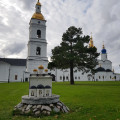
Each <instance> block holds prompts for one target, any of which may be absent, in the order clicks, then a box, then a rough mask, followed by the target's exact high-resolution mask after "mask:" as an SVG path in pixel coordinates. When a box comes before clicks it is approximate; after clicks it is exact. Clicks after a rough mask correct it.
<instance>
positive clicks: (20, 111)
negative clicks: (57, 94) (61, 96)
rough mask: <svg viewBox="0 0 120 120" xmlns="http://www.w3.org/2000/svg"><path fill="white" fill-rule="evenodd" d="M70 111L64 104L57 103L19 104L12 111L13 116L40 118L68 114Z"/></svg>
mask: <svg viewBox="0 0 120 120" xmlns="http://www.w3.org/2000/svg"><path fill="white" fill-rule="evenodd" d="M69 111H70V110H69V108H68V107H67V106H65V105H64V103H62V102H60V101H58V102H56V103H51V104H27V103H19V104H18V105H17V106H15V108H14V110H13V115H28V116H35V117H40V116H43V115H45V116H46V115H47V116H49V115H52V114H54V113H56V114H57V113H68V112H69Z"/></svg>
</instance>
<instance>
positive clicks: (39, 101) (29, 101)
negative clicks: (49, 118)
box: [22, 95, 60, 105]
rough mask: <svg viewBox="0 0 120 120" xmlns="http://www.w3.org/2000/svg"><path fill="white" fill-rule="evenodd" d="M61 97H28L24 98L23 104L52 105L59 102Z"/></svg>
mask: <svg viewBox="0 0 120 120" xmlns="http://www.w3.org/2000/svg"><path fill="white" fill-rule="evenodd" d="M59 97H60V96H59V95H52V96H51V97H42V98H37V97H33V98H31V97H29V96H28V95H25V96H22V103H24V104H31V105H42V104H52V103H57V102H59Z"/></svg>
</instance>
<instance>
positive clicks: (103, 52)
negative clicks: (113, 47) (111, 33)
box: [101, 44, 107, 54]
mask: <svg viewBox="0 0 120 120" xmlns="http://www.w3.org/2000/svg"><path fill="white" fill-rule="evenodd" d="M101 53H102V54H106V53H107V50H106V49H105V46H104V44H103V49H102V50H101Z"/></svg>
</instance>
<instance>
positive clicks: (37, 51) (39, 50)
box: [36, 47, 41, 55]
mask: <svg viewBox="0 0 120 120" xmlns="http://www.w3.org/2000/svg"><path fill="white" fill-rule="evenodd" d="M40 54H41V48H40V47H37V48H36V55H40Z"/></svg>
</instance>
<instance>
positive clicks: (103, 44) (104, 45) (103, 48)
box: [103, 41, 105, 49]
mask: <svg viewBox="0 0 120 120" xmlns="http://www.w3.org/2000/svg"><path fill="white" fill-rule="evenodd" d="M103 49H105V45H104V41H103Z"/></svg>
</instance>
